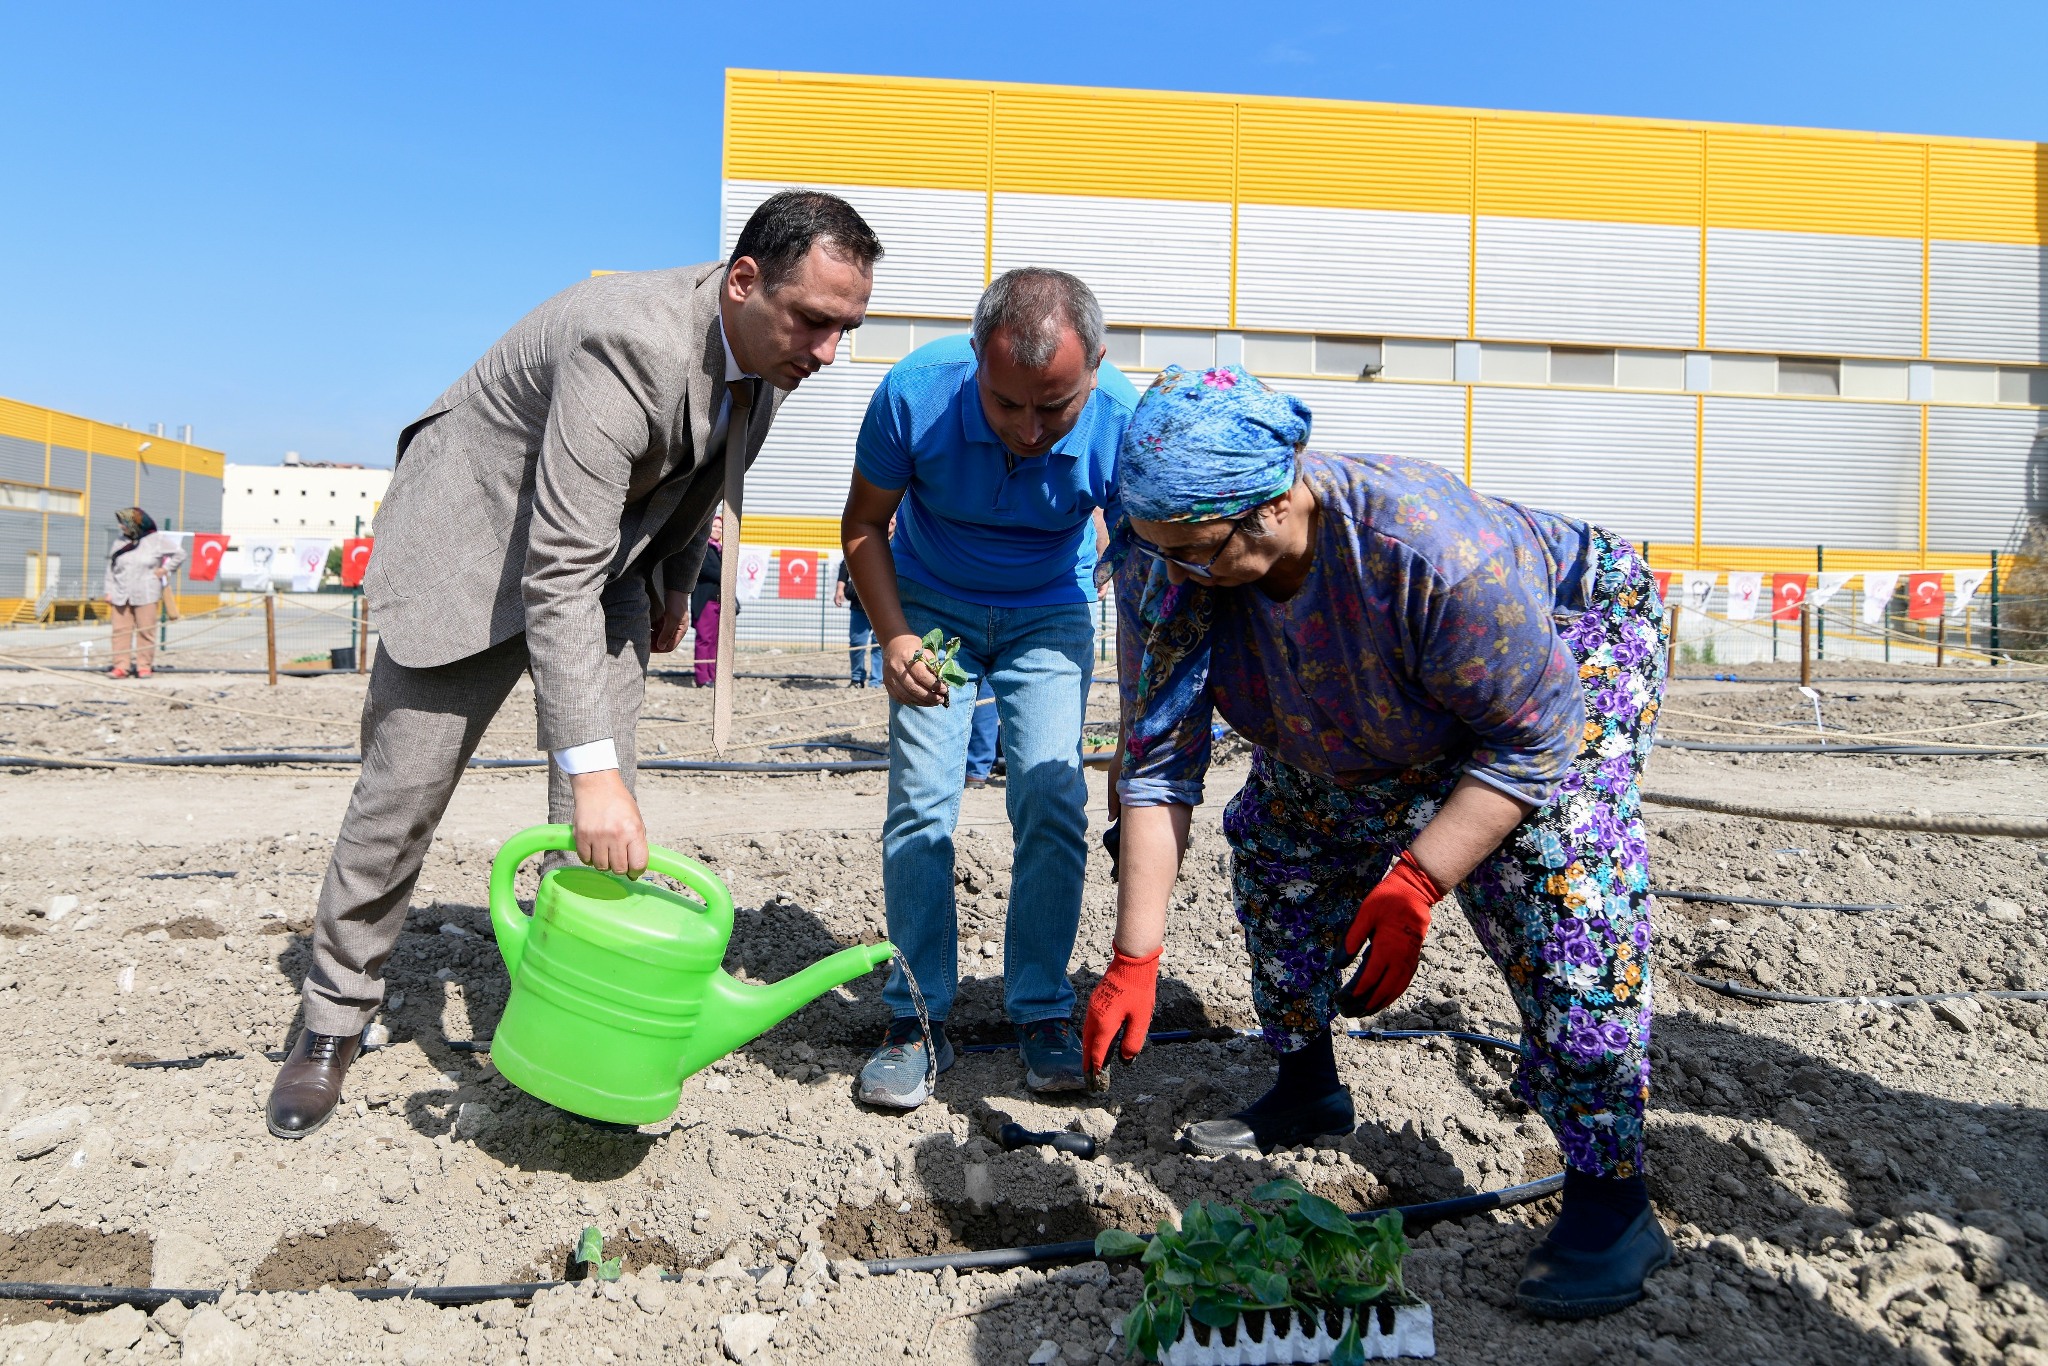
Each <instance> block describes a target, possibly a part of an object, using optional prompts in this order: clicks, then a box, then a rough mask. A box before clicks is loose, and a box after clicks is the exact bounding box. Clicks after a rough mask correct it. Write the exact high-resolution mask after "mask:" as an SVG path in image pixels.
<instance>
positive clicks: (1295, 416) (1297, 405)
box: [1117, 365, 1309, 522]
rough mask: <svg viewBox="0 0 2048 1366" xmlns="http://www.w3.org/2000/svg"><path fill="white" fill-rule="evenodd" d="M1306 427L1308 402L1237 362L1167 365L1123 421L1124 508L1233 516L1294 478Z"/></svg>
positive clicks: (1146, 514) (1173, 515) (1139, 512)
mask: <svg viewBox="0 0 2048 1366" xmlns="http://www.w3.org/2000/svg"><path fill="white" fill-rule="evenodd" d="M1308 431H1309V411H1308V405H1307V404H1305V403H1303V402H1302V401H1301V400H1300V399H1298V398H1296V397H1294V396H1293V395H1292V394H1283V393H1281V392H1279V391H1278V390H1276V389H1272V388H1269V387H1268V386H1267V385H1266V383H1265V382H1264V381H1263V380H1260V379H1259V378H1258V377H1256V376H1255V375H1253V374H1251V373H1250V372H1249V371H1247V370H1245V369H1243V368H1241V367H1239V366H1235V365H1229V366H1221V367H1218V368H1216V369H1213V370H1183V369H1181V367H1179V366H1178V365H1169V366H1168V367H1166V369H1165V370H1164V371H1162V372H1161V373H1160V376H1159V378H1158V379H1155V380H1153V381H1152V387H1151V388H1149V389H1147V390H1146V391H1145V396H1144V397H1143V398H1141V399H1140V400H1138V407H1137V410H1136V411H1135V412H1133V413H1132V414H1131V421H1130V425H1129V426H1128V427H1126V428H1125V429H1124V440H1123V446H1122V448H1121V449H1120V450H1119V452H1118V454H1117V484H1118V488H1119V490H1120V492H1121V494H1122V497H1123V505H1124V510H1125V512H1127V513H1128V514H1129V515H1130V516H1132V517H1136V518H1139V519H1141V520H1143V521H1147V522H1207V521H1214V520H1216V519H1218V518H1223V517H1238V516H1242V515H1243V514H1245V513H1247V512H1249V511H1251V510H1252V509H1253V508H1255V507H1258V506H1260V505H1261V504H1263V503H1270V502H1271V501H1273V500H1274V499H1275V498H1278V497H1279V496H1280V495H1281V494H1283V493H1285V492H1287V490H1288V489H1290V488H1292V487H1294V453H1295V451H1296V450H1298V449H1299V448H1300V447H1301V446H1302V444H1303V443H1305V442H1306V441H1307V440H1308Z"/></svg>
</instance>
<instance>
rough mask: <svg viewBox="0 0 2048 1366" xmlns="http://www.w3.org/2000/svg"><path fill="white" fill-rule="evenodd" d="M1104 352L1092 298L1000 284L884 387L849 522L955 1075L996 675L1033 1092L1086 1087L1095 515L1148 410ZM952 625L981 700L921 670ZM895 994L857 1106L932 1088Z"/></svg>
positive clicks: (902, 1105) (920, 967) (901, 935)
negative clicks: (925, 646) (965, 847)
mask: <svg viewBox="0 0 2048 1366" xmlns="http://www.w3.org/2000/svg"><path fill="white" fill-rule="evenodd" d="M1104 350H1105V345H1104V340H1103V324H1102V308H1101V306H1100V305H1099V304H1097V303H1096V301H1095V296H1094V294H1093V293H1091V292H1090V291H1089V289H1088V286H1086V285H1084V284H1082V283H1081V281H1079V280H1077V279H1075V278H1074V277H1073V276H1071V275H1068V274H1066V273H1064V272H1063V271H1057V270H1038V269H1027V270H1013V271H1010V272H1009V273H1008V274H1006V275H1003V276H1001V277H1000V278H998V279H997V280H995V281H994V282H993V283H992V284H990V285H989V287H988V289H987V291H986V292H985V293H983V295H982V297H981V302H980V304H979V305H978V306H977V307H976V308H975V311H974V327H973V334H972V340H971V341H970V340H969V339H967V338H949V339H947V340H944V341H938V342H933V343H932V344H930V345H929V346H921V347H919V348H918V349H917V350H915V351H913V352H911V353H910V355H908V356H906V357H904V358H903V360H901V361H899V362H898V363H897V364H896V365H895V367H894V368H892V369H891V370H890V371H889V374H888V376H887V377H886V378H885V379H884V380H883V381H882V384H881V387H880V388H879V389H877V390H876V391H875V396H874V398H873V399H872V400H871V401H870V402H869V404H868V411H867V417H866V420H865V421H863V422H862V424H861V430H860V440H859V444H858V446H857V448H856V451H855V460H854V475H853V488H852V491H851V492H849V493H848V494H847V498H846V512H845V514H844V516H843V517H842V519H841V523H840V535H841V537H842V539H843V540H844V541H845V544H846V563H847V564H848V565H849V566H850V567H851V569H852V573H853V580H854V583H855V584H856V585H857V586H858V587H859V589H860V600H861V602H862V603H863V604H864V605H865V606H866V608H867V611H868V616H869V618H870V619H871V620H872V621H873V622H874V627H875V634H876V635H877V636H878V637H879V638H880V639H881V641H882V681H883V686H885V687H886V688H887V689H888V690H889V696H890V699H891V702H890V708H889V713H890V725H889V807H888V814H887V816H886V817H885V819H884V822H883V826H882V884H883V888H884V892H885V895H886V898H887V902H888V917H889V938H890V939H891V940H892V941H894V943H895V944H896V946H897V948H899V949H900V950H902V952H903V955H904V957H905V959H907V960H908V962H909V964H910V969H911V971H912V972H913V973H915V974H916V977H917V982H918V985H919V986H920V988H922V990H923V992H924V997H925V1002H926V1004H927V1006H928V1007H929V1010H930V1015H931V1019H932V1025H933V1029H932V1043H933V1047H934V1048H935V1049H936V1050H937V1053H938V1058H937V1065H938V1070H939V1071H944V1070H945V1069H946V1068H948V1067H950V1066H952V1062H953V1047H952V1044H951V1042H950V1041H949V1040H948V1039H947V1037H946V1032H945V1028H944V1021H945V1019H946V1015H947V1012H948V1011H950V1010H951V1009H952V1005H953V998H954V994H955V991H956V990H957V987H958V982H959V948H958V925H957V923H956V920H955V910H954V902H953V827H954V824H955V822H956V821H957V819H958V818H959V814H960V793H961V788H962V786H963V783H964V781H965V779H964V765H965V762H966V754H967V739H968V731H969V729H970V727H971V725H972V720H973V712H974V705H975V693H976V691H977V688H978V686H979V684H980V682H981V680H982V679H983V678H986V679H987V680H988V681H989V684H990V686H991V688H992V689H993V691H994V693H995V702H994V704H993V705H994V706H995V707H996V708H997V711H998V714H999V716H1000V719H1001V724H1002V732H1003V745H1004V751H1005V755H1006V762H1007V764H1008V772H1009V778H1008V787H1007V792H1006V796H1007V798H1008V802H1009V812H1010V828H1011V832H1012V837H1013V839H1014V840H1015V845H1016V860H1015V864H1014V867H1013V868H1012V870H1011V875H1010V901H1009V924H1008V928H1007V930H1006V932H1005V934H1004V938H1003V1004H1004V1007H1005V1009H1006V1010H1007V1012H1008V1014H1009V1016H1010V1020H1011V1023H1013V1024H1014V1025H1016V1027H1017V1032H1018V1038H1019V1042H1020V1044H1021V1046H1022V1049H1023V1056H1024V1075H1025V1082H1026V1084H1027V1085H1029V1086H1030V1087H1031V1088H1032V1089H1033V1090H1035V1091H1078V1090H1080V1089H1082V1088H1083V1087H1084V1086H1085V1085H1086V1084H1087V1080H1086V1077H1085V1076H1084V1074H1083V1071H1082V1067H1081V1051H1080V1047H1079V1044H1078V1042H1077V1040H1076V1039H1075V1036H1074V1028H1073V1023H1072V1020H1071V1018H1070V1017H1071V1015H1072V1012H1073V1008H1074V989H1073V986H1072V984H1071V983H1069V982H1068V981H1067V958H1068V956H1069V955H1070V954H1071V953H1072V951H1073V947H1074V933H1075V930H1076V928H1077V927H1078V925H1079V924H1080V919H1081V884H1082V876H1083V866H1084V864H1085V862H1086V859H1087V836H1088V818H1087V814H1086V811H1085V809H1084V808H1085V805H1086V802H1087V795H1088V789H1087V784H1086V782H1085V780H1084V779H1083V777H1082V773H1081V720H1082V713H1083V710H1084V708H1085V706H1086V704H1087V698H1088V684H1089V681H1090V679H1091V677H1092V674H1093V671H1094V650H1095V629H1094V625H1093V622H1092V620H1091V613H1090V611H1089V607H1090V604H1092V603H1093V602H1094V601H1095V581H1094V572H1095V556H1096V550H1097V542H1096V529H1095V520H1096V511H1097V509H1099V508H1102V507H1104V506H1106V505H1107V504H1108V503H1109V501H1110V498H1111V497H1112V494H1113V490H1114V487H1115V479H1116V450H1117V444H1118V442H1119V441H1121V440H1122V438H1123V432H1124V425H1125V423H1126V422H1128V421H1129V419H1130V415H1131V410H1132V409H1133V408H1135V407H1136V406H1137V402H1138V395H1137V391H1136V390H1134V389H1133V388H1132V387H1131V383H1130V381H1129V380H1127V379H1125V378H1124V377H1123V375H1122V374H1121V373H1120V372H1119V371H1118V370H1117V368H1116V367H1115V366H1113V365H1104V364H1103V363H1102V357H1103V353H1104ZM892 513H893V514H896V516H897V524H896V532H895V535H894V537H893V538H891V537H889V536H887V535H886V533H885V532H884V531H883V528H884V527H886V526H887V525H888V522H889V517H890V515H891V514H892ZM934 628H936V629H938V630H939V631H941V632H942V633H943V634H944V635H945V637H946V638H947V639H949V640H950V639H951V638H953V637H955V636H957V637H959V639H960V653H959V655H958V658H957V662H958V663H959V665H960V666H961V667H962V668H963V669H965V670H966V672H967V676H968V681H967V682H966V684H965V685H963V686H960V687H956V688H952V689H948V688H947V687H946V685H945V684H944V683H942V682H941V681H940V680H939V679H938V677H937V676H936V675H935V674H934V673H933V672H932V671H931V669H930V668H928V667H927V666H926V664H925V663H924V662H923V660H921V659H920V657H919V652H920V641H921V638H922V637H923V636H924V635H925V634H926V633H927V632H929V631H931V630H933V629H934ZM882 997H883V1000H884V1001H885V1002H886V1003H887V1004H888V1006H889V1008H890V1011H891V1013H892V1014H893V1016H894V1018H893V1020H892V1022H891V1024H890V1026H889V1032H888V1034H887V1035H886V1036H885V1037H884V1039H883V1041H882V1043H881V1046H880V1047H878V1048H877V1049H876V1050H875V1053H874V1055H873V1056H872V1057H870V1058H869V1059H868V1062H867V1065H866V1066H865V1067H864V1068H862V1069H861V1076H860V1088H859V1094H860V1098H861V1099H862V1100H864V1101H867V1102H868V1103H870V1104H874V1105H882V1106H887V1107H890V1108H894V1109H899V1110H909V1109H914V1108H915V1107H917V1106H918V1105H920V1104H922V1103H923V1102H924V1100H925V1098H926V1097H927V1096H928V1095H929V1094H930V1090H929V1088H928V1086H927V1084H926V1077H927V1063H928V1059H927V1056H926V1053H925V1048H924V1042H923V1037H922V1034H921V1031H920V1029H919V1026H918V1020H917V1016H916V1012H915V1006H914V1004H913V1002H912V999H911V995H910V989H909V986H908V984H907V983H906V982H905V980H904V977H903V973H902V971H901V969H900V968H899V969H897V970H895V971H893V972H892V973H891V974H890V977H889V983H888V985H887V986H886V987H885V988H884V989H883V992H882Z"/></svg>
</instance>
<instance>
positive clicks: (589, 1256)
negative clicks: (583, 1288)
mask: <svg viewBox="0 0 2048 1366" xmlns="http://www.w3.org/2000/svg"><path fill="white" fill-rule="evenodd" d="M574 1256H575V1260H577V1261H579V1262H581V1263H582V1264H583V1265H585V1266H587V1267H589V1268H590V1274H591V1275H593V1276H595V1277H597V1279H599V1280H601V1281H615V1280H617V1279H618V1278H619V1272H620V1270H621V1269H622V1268H623V1267H624V1266H625V1264H626V1259H625V1258H624V1257H607V1256H605V1255H604V1235H603V1234H602V1233H599V1232H598V1231H597V1226H596V1225H595V1224H593V1225H591V1226H590V1227H589V1228H586V1229H584V1230H583V1236H582V1237H581V1238H578V1239H577V1240H576V1252H575V1254H574Z"/></svg>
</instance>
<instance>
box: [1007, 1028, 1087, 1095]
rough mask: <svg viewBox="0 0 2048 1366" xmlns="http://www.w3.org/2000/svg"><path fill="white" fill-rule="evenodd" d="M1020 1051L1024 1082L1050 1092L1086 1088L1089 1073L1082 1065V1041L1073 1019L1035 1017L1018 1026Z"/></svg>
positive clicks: (1082, 1089)
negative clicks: (1040, 1018) (1077, 1036)
mask: <svg viewBox="0 0 2048 1366" xmlns="http://www.w3.org/2000/svg"><path fill="white" fill-rule="evenodd" d="M1017 1044H1018V1051H1019V1052H1021V1053H1022V1054H1023V1055H1024V1084H1025V1085H1026V1086H1028V1087H1030V1088H1031V1089H1032V1090H1034V1091H1037V1092H1040V1093H1046V1092H1059V1091H1085V1090H1087V1089H1088V1076H1087V1073H1086V1072H1085V1071H1084V1070H1083V1068H1082V1066H1081V1042H1080V1040H1078V1039H1076V1038H1075V1037H1074V1025H1073V1021H1071V1020H1062V1019H1051V1020H1033V1021H1032V1022H1031V1023H1030V1024H1028V1025H1019V1026H1017Z"/></svg>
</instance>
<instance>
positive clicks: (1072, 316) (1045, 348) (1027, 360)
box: [974, 266, 1106, 370]
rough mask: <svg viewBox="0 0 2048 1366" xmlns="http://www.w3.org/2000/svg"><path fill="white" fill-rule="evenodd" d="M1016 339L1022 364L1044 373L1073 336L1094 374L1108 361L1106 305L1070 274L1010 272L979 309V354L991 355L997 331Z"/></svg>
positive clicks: (1013, 347)
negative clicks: (1065, 336) (1064, 340)
mask: <svg viewBox="0 0 2048 1366" xmlns="http://www.w3.org/2000/svg"><path fill="white" fill-rule="evenodd" d="M998 329H1000V330H1002V331H1005V332H1008V333H1009V334H1010V353H1011V354H1012V355H1014V356H1015V357H1016V358H1017V363H1018V364H1019V365H1022V366H1024V367H1026V368H1028V369H1032V370H1038V369H1043V368H1044V367H1045V366H1047V365H1050V364H1051V363H1052V356H1053V352H1055V351H1057V350H1059V346H1060V338H1061V336H1062V335H1063V334H1064V333H1066V332H1072V333H1073V334H1074V335H1075V336H1076V337H1078V338H1080V340H1081V353H1082V355H1083V356H1084V357H1085V358H1086V360H1087V364H1088V368H1089V369H1090V370H1093V369H1094V368H1095V366H1096V363H1097V362H1098V361H1100V360H1101V358H1102V346H1103V334H1104V332H1105V330H1106V329H1105V328H1104V326H1103V323H1102V305H1101V304H1099V303H1097V302H1096V301H1095V291H1094V290H1092V289H1090V288H1088V286H1087V285H1085V284H1083V283H1081V281H1080V279H1079V278H1078V277H1076V276H1072V275H1069V274H1067V272H1065V271H1064V270H1049V269H1047V268H1045V267H1044V266H1025V267H1023V268H1021V269H1019V270H1006V271H1004V272H1003V273H1002V274H1001V275H998V276H997V277H996V278H995V279H993V280H991V281H990V282H989V286H988V288H987V289H985V290H983V291H982V293H981V302H980V303H978V304H976V305H975V306H974V349H975V350H976V351H977V352H981V353H986V352H987V350H988V342H989V338H990V337H993V336H994V335H995V334H996V332H997V330H998Z"/></svg>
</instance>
